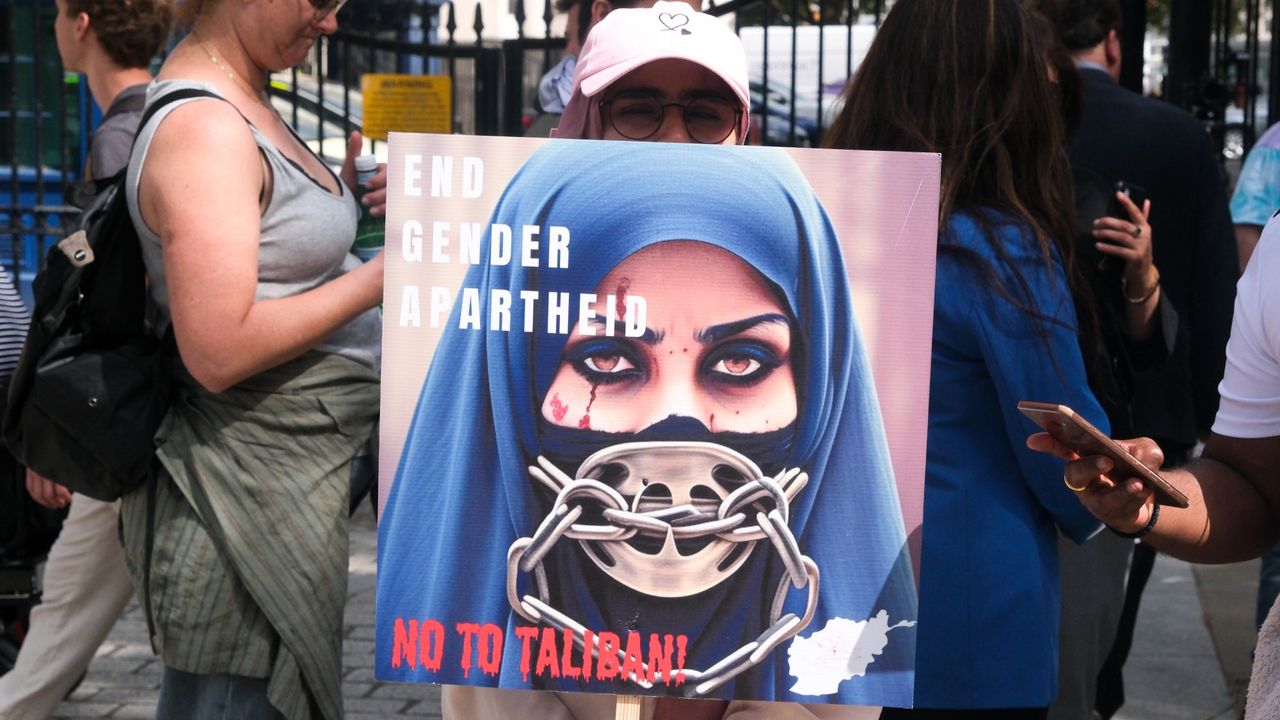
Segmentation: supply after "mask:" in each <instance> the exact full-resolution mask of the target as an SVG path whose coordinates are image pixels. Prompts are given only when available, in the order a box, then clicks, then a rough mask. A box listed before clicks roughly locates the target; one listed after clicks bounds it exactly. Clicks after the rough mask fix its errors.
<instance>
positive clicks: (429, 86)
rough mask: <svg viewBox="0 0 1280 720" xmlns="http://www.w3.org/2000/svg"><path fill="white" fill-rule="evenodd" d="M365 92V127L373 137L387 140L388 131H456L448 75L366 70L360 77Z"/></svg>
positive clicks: (365, 134) (367, 136)
mask: <svg viewBox="0 0 1280 720" xmlns="http://www.w3.org/2000/svg"><path fill="white" fill-rule="evenodd" d="M360 91H361V92H362V93H363V95H364V127H363V129H362V132H363V133H364V136H365V137H366V138H369V139H371V140H386V139H387V133H388V132H417V133H443V134H446V135H447V134H449V133H452V132H453V96H452V95H451V94H450V91H449V76H448V75H389V74H375V73H366V74H365V75H364V77H363V78H362V79H361V80H360Z"/></svg>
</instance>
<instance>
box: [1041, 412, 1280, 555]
mask: <svg viewBox="0 0 1280 720" xmlns="http://www.w3.org/2000/svg"><path fill="white" fill-rule="evenodd" d="M1027 443H1028V445H1030V446H1031V447H1032V448H1034V449H1036V450H1041V451H1044V452H1051V453H1053V454H1055V455H1058V456H1059V457H1063V458H1067V459H1071V460H1072V462H1069V463H1068V464H1067V468H1066V473H1065V479H1066V481H1067V482H1068V483H1070V484H1071V485H1074V486H1076V487H1083V486H1087V487H1086V489H1085V490H1084V491H1083V492H1080V493H1078V496H1079V498H1080V502H1082V503H1083V504H1084V505H1085V507H1087V508H1088V509H1089V511H1090V512H1092V513H1093V514H1094V515H1095V516H1096V517H1097V518H1098V519H1099V520H1101V521H1102V522H1104V523H1106V524H1108V525H1110V526H1111V527H1113V528H1115V529H1116V530H1119V531H1121V532H1137V531H1138V530H1140V529H1142V528H1143V527H1144V526H1146V524H1147V522H1148V521H1149V520H1150V517H1151V512H1152V508H1153V504H1154V501H1153V500H1152V497H1151V491H1150V490H1149V489H1148V488H1147V487H1145V486H1144V485H1143V483H1142V481H1140V480H1137V479H1133V478H1130V479H1126V480H1123V481H1120V482H1117V481H1115V480H1113V479H1112V478H1110V477H1108V476H1107V475H1106V472H1107V471H1108V470H1110V469H1111V461H1110V460H1108V459H1107V458H1103V457H1100V456H1091V457H1086V458H1079V459H1076V456H1075V454H1074V453H1072V452H1071V451H1070V449H1068V448H1066V447H1065V446H1063V445H1060V444H1058V443H1057V442H1055V441H1054V440H1053V439H1052V438H1050V437H1049V436H1048V435H1047V434H1044V433H1041V434H1038V435H1034V436H1032V437H1031V438H1029V439H1028V441H1027ZM1120 443H1121V444H1122V445H1124V446H1125V447H1126V448H1128V449H1129V451H1130V452H1131V453H1133V454H1134V455H1135V456H1136V457H1138V459H1139V460H1142V461H1143V462H1145V463H1147V464H1148V465H1150V466H1152V467H1159V465H1160V462H1161V461H1162V460H1163V456H1162V455H1161V454H1160V450H1159V448H1158V447H1157V446H1156V444H1155V443H1154V442H1153V441H1151V440H1150V439H1148V438H1142V439H1139V440H1122V441H1120ZM1277 463H1280V437H1268V438H1257V439H1240V438H1229V437H1224V436H1221V435H1211V436H1210V438H1209V442H1208V443H1207V444H1206V445H1205V450H1204V454H1203V456H1202V457H1201V458H1200V459H1199V460H1196V461H1194V462H1192V463H1190V464H1189V465H1187V466H1185V467H1183V468H1180V469H1177V470H1166V471H1163V472H1162V473H1161V474H1162V475H1164V477H1165V478H1166V479H1168V480H1169V481H1170V482H1172V483H1173V484H1174V485H1176V486H1178V488H1180V489H1181V490H1182V491H1183V492H1184V493H1186V495H1187V498H1188V499H1189V500H1190V503H1191V504H1190V507H1188V508H1187V509H1185V510H1180V509H1178V508H1173V507H1162V508H1161V509H1160V517H1159V519H1158V520H1157V521H1156V524H1155V525H1154V527H1152V530H1151V532H1150V534H1148V535H1147V536H1146V537H1145V538H1144V540H1145V541H1146V542H1148V543H1150V544H1151V545H1152V546H1154V547H1156V548H1159V549H1160V550H1163V551H1165V552H1167V553H1169V554H1170V555H1172V556H1174V557H1177V558H1181V559H1183V560H1188V561H1191V562H1201V563H1223V562H1237V561H1240V560H1247V559H1249V558H1254V557H1257V556H1259V555H1261V554H1262V553H1263V552H1265V551H1266V550H1267V549H1268V548H1270V547H1271V546H1272V545H1274V544H1275V542H1276V538H1277V537H1278V536H1280V523H1277V518H1280V481H1277V477H1276V475H1275V468H1276V467H1280V465H1277Z"/></svg>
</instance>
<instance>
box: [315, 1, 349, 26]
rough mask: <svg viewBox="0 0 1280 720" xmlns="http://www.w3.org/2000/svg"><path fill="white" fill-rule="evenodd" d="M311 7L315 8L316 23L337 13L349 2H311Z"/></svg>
mask: <svg viewBox="0 0 1280 720" xmlns="http://www.w3.org/2000/svg"><path fill="white" fill-rule="evenodd" d="M309 2H310V3H311V7H313V8H315V11H316V21H317V22H318V21H320V20H323V19H324V18H325V16H327V15H328V14H329V13H336V12H338V11H339V10H341V9H342V6H343V5H346V4H347V0H309Z"/></svg>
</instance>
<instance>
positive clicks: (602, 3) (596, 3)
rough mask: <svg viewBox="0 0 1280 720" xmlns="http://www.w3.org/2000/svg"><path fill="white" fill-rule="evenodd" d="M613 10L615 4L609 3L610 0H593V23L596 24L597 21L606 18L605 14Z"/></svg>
mask: <svg viewBox="0 0 1280 720" xmlns="http://www.w3.org/2000/svg"><path fill="white" fill-rule="evenodd" d="M611 12H613V5H612V4H610V3H609V0H592V2H591V25H592V26H595V24H596V23H598V22H600V21H601V20H603V19H604V16H605V15H608V14H609V13H611Z"/></svg>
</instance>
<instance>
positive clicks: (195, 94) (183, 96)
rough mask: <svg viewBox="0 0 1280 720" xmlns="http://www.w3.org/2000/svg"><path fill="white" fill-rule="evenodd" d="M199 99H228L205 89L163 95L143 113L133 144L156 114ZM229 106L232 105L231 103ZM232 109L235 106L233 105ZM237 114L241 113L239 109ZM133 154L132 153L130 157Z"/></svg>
mask: <svg viewBox="0 0 1280 720" xmlns="http://www.w3.org/2000/svg"><path fill="white" fill-rule="evenodd" d="M199 97H205V98H216V99H218V100H221V101H223V102H227V100H226V98H224V97H222V96H221V95H219V94H217V93H214V92H209V91H208V90H205V89H204V88H182V89H180V90H174V91H173V92H171V93H166V94H164V95H161V96H160V97H159V98H157V99H156V101H155V102H153V103H151V107H149V108H147V109H146V111H145V112H143V113H142V119H141V120H139V121H138V131H137V132H136V133H135V134H134V136H133V144H134V145H137V144H138V136H139V135H141V134H142V130H143V128H145V127H146V126H147V123H149V122H151V119H152V118H154V117H155V116H156V113H158V112H160V111H161V110H162V109H164V108H166V107H168V106H170V105H172V104H174V103H176V102H181V101H183V100H190V99H192V98H199ZM227 104H229V105H230V103H227ZM232 107H235V106H234V105H232ZM237 112H239V110H238V109H237ZM132 154H133V153H132V152H130V155H132Z"/></svg>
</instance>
